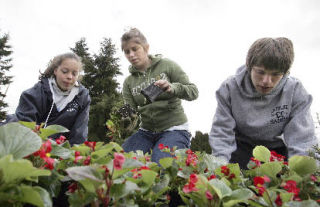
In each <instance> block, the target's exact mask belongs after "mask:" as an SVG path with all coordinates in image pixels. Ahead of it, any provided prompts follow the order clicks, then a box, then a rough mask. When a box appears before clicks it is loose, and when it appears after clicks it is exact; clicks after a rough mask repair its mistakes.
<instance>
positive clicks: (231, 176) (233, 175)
mask: <svg viewBox="0 0 320 207" xmlns="http://www.w3.org/2000/svg"><path fill="white" fill-rule="evenodd" d="M235 177H236V175H235V174H234V173H231V174H230V175H229V177H228V180H232V179H233V178H235Z"/></svg>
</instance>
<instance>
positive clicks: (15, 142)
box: [0, 122, 42, 159]
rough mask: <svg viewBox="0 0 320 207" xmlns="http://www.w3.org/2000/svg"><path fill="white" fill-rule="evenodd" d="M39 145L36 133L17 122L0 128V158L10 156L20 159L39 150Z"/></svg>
mask: <svg viewBox="0 0 320 207" xmlns="http://www.w3.org/2000/svg"><path fill="white" fill-rule="evenodd" d="M41 144H42V140H41V138H40V137H39V136H38V135H37V134H36V133H34V132H33V131H32V130H31V129H28V128H27V127H25V126H23V125H21V124H19V123H17V122H13V123H8V124H6V125H3V126H1V127H0V157H3V156H5V155H8V154H12V155H13V157H14V158H15V159H20V158H23V157H25V156H27V155H30V154H32V153H33V152H35V151H37V150H39V148H40V147H41Z"/></svg>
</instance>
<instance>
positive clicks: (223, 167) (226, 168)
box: [221, 165, 230, 176]
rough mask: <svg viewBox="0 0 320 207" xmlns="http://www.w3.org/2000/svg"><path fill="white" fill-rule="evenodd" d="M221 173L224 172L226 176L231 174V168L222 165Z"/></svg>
mask: <svg viewBox="0 0 320 207" xmlns="http://www.w3.org/2000/svg"><path fill="white" fill-rule="evenodd" d="M221 173H223V174H224V175H225V176H228V175H229V174H230V169H229V168H228V167H227V166H225V165H224V166H221Z"/></svg>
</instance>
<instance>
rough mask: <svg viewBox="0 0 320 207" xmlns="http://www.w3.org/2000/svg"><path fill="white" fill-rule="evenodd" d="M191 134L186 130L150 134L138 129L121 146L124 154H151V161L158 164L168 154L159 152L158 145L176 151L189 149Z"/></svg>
mask: <svg viewBox="0 0 320 207" xmlns="http://www.w3.org/2000/svg"><path fill="white" fill-rule="evenodd" d="M190 137H191V134H190V133H189V132H188V131H186V130H175V131H163V132H158V133H155V132H151V131H144V130H141V129H139V130H138V131H137V132H136V133H135V134H133V135H131V136H130V137H129V138H128V139H127V140H126V141H125V142H124V143H123V145H122V148H123V150H124V151H125V152H130V151H136V150H141V151H143V153H147V152H149V153H151V160H152V161H153V162H156V163H159V160H160V159H161V158H164V157H169V156H170V154H169V153H166V152H161V151H160V149H159V144H163V145H164V146H168V147H169V148H172V147H174V146H176V147H177V149H183V148H189V147H190Z"/></svg>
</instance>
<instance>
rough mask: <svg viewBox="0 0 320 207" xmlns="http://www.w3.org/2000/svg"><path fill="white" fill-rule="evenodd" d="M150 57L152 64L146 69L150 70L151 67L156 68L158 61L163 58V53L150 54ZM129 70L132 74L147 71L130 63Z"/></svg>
mask: <svg viewBox="0 0 320 207" xmlns="http://www.w3.org/2000/svg"><path fill="white" fill-rule="evenodd" d="M149 58H150V59H151V65H150V66H149V67H148V68H147V70H146V71H148V70H149V69H152V68H154V66H155V65H156V64H158V62H159V61H160V60H161V59H162V55H160V54H157V55H149ZM129 72H130V73H131V74H132V75H139V74H144V73H145V71H141V70H138V69H137V68H135V67H134V66H133V65H130V66H129Z"/></svg>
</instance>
